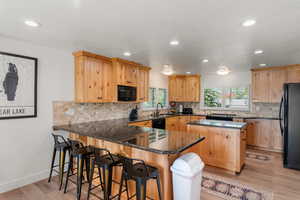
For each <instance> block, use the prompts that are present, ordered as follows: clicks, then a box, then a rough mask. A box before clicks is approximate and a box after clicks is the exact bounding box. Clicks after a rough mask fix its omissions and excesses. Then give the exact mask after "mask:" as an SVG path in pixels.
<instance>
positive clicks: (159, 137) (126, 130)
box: [53, 118, 205, 200]
mask: <svg viewBox="0 0 300 200" xmlns="http://www.w3.org/2000/svg"><path fill="white" fill-rule="evenodd" d="M128 122H129V121H128V119H126V118H125V119H115V120H104V121H96V122H86V123H78V124H68V125H60V126H53V129H54V130H63V131H67V132H70V138H72V139H76V140H80V141H81V142H83V143H84V144H85V145H92V146H95V147H101V148H107V149H108V150H110V151H111V152H112V153H114V154H121V155H124V156H127V157H130V158H137V159H142V160H144V161H145V162H146V163H147V164H150V165H153V166H155V167H157V168H158V169H159V171H160V177H161V183H162V191H163V199H165V200H168V199H172V194H173V192H172V182H171V172H170V166H171V165H172V163H173V161H174V160H175V159H176V158H177V157H179V156H180V155H181V154H184V153H186V152H190V150H189V149H190V148H192V147H194V148H199V145H200V144H201V141H203V140H204V139H205V138H204V137H203V136H201V135H199V134H198V133H187V132H180V131H171V130H169V131H168V130H163V129H155V128H146V127H137V126H128ZM120 173H121V171H115V173H114V179H115V180H119V178H120ZM129 187H130V188H132V189H129V191H130V192H131V193H132V194H133V192H134V191H135V189H134V188H133V186H129ZM117 190H118V187H115V188H113V193H115V192H116V191H117ZM147 196H149V197H151V198H152V199H158V196H157V188H156V185H155V184H153V183H152V182H150V183H149V185H147Z"/></svg>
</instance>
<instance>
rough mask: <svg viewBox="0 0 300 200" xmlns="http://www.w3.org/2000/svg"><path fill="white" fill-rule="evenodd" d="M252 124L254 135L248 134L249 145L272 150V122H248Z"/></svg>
mask: <svg viewBox="0 0 300 200" xmlns="http://www.w3.org/2000/svg"><path fill="white" fill-rule="evenodd" d="M248 121H249V122H250V123H252V125H253V130H252V133H250V132H249V134H248V142H249V141H250V143H248V144H249V145H253V146H257V147H262V148H270V147H271V144H272V125H271V121H270V120H259V119H258V120H256V119H255V120H247V122H248Z"/></svg>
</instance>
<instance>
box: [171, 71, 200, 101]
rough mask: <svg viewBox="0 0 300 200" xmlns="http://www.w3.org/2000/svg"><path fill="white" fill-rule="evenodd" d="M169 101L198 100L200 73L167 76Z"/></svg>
mask: <svg viewBox="0 0 300 200" xmlns="http://www.w3.org/2000/svg"><path fill="white" fill-rule="evenodd" d="M169 101H174V102H199V101H200V75H172V76H169Z"/></svg>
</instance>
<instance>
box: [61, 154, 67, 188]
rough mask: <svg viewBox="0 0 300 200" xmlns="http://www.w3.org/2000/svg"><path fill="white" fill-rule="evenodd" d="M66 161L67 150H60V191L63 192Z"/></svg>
mask: <svg viewBox="0 0 300 200" xmlns="http://www.w3.org/2000/svg"><path fill="white" fill-rule="evenodd" d="M65 159H66V149H62V150H60V160H59V183H60V184H59V190H61V187H62V184H63V179H64V171H65Z"/></svg>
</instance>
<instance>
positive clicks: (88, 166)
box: [84, 157, 91, 182]
mask: <svg viewBox="0 0 300 200" xmlns="http://www.w3.org/2000/svg"><path fill="white" fill-rule="evenodd" d="M84 161H85V171H86V178H87V181H88V182H90V163H91V159H90V158H89V157H85V158H84Z"/></svg>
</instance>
